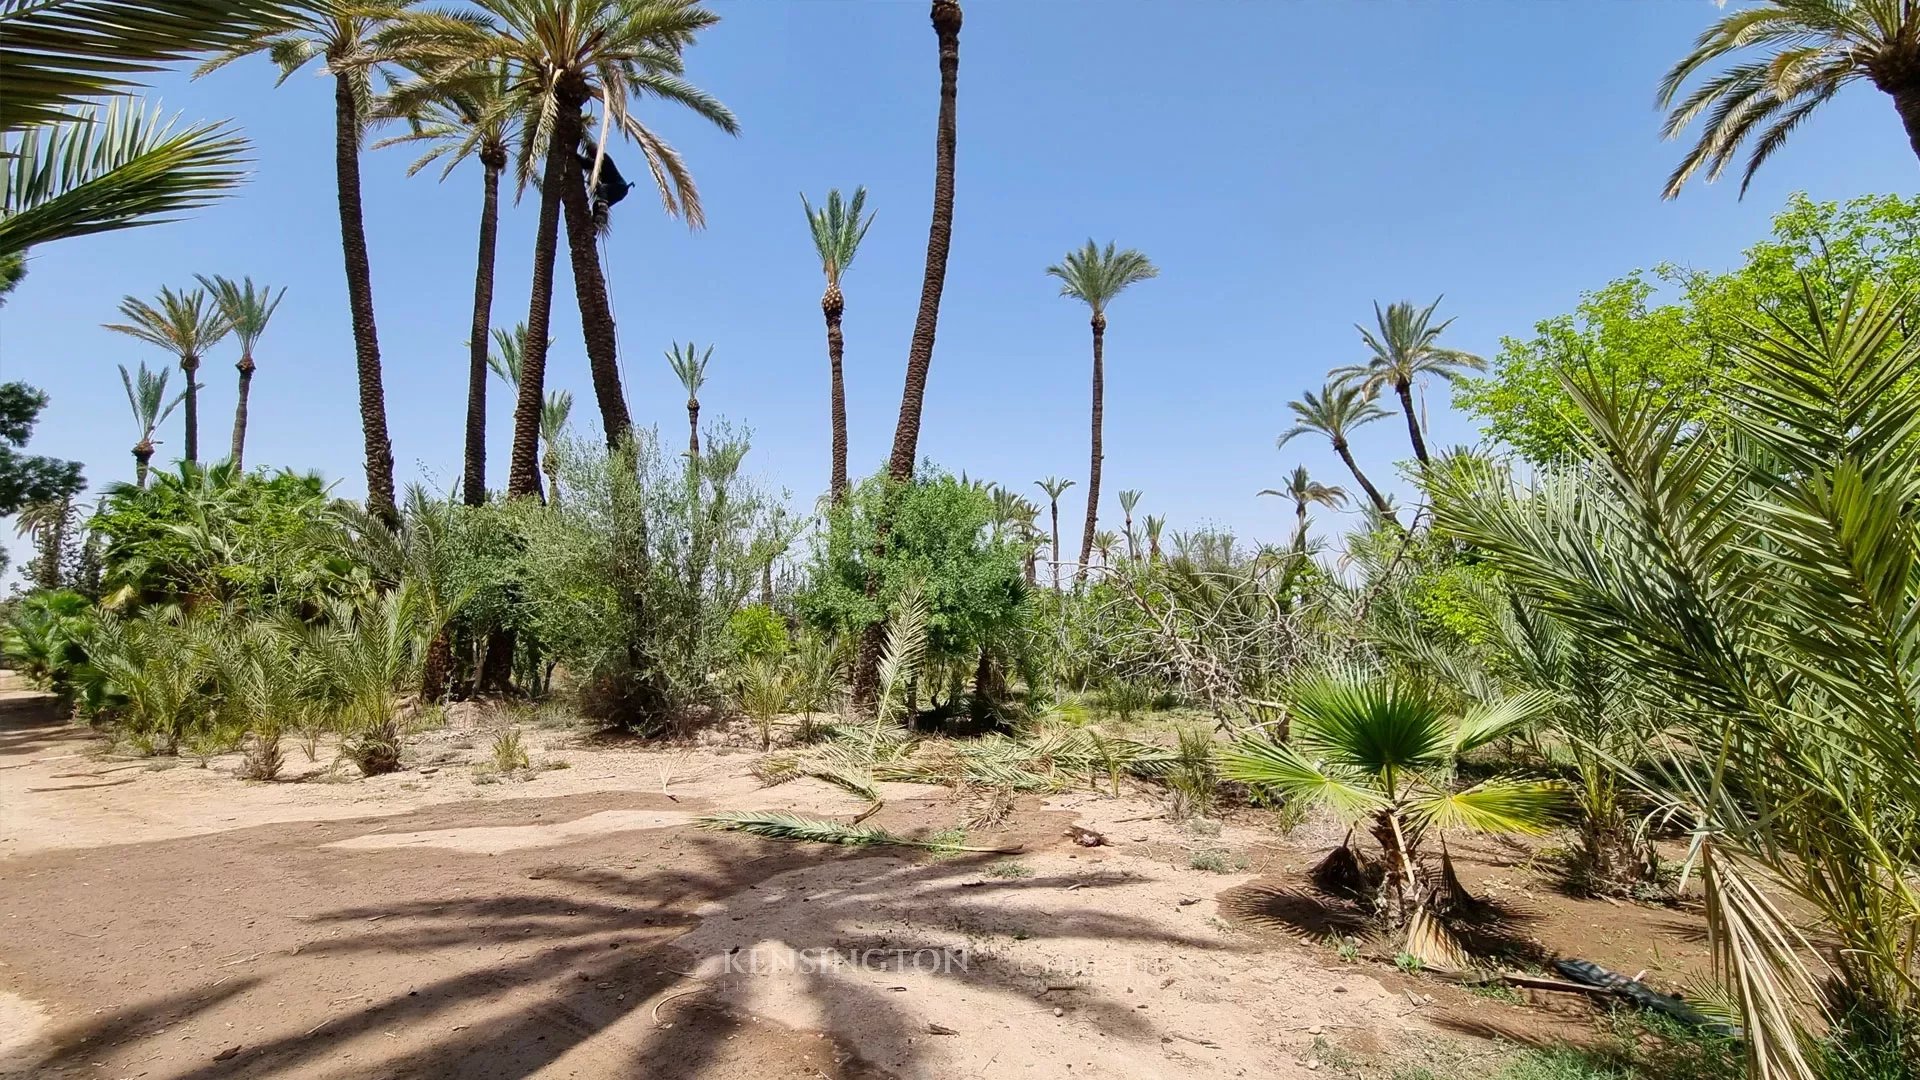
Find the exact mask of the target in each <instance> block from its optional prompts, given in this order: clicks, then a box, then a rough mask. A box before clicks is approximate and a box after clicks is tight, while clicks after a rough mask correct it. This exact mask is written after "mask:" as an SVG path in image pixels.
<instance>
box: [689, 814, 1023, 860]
mask: <svg viewBox="0 0 1920 1080" xmlns="http://www.w3.org/2000/svg"><path fill="white" fill-rule="evenodd" d="M694 826H695V827H696V828H701V829H713V830H716V831H719V832H743V833H746V834H748V835H749V836H758V837H760V838H761V839H763V840H786V841H790V842H794V843H812V844H845V845H848V846H851V847H880V846H892V847H914V848H924V849H926V850H928V851H971V852H979V853H982V854H991V855H1014V854H1018V853H1019V852H1020V851H1021V849H1020V848H1018V847H1011V848H998V847H969V846H967V845H965V844H949V843H944V842H941V841H938V840H915V839H914V838H912V837H910V836H901V835H900V834H898V833H892V832H888V831H887V830H885V829H882V828H877V827H875V826H872V825H846V824H842V823H841V822H838V821H823V820H821V819H819V818H805V817H801V816H800V815H798V814H789V813H787V812H785V811H780V810H766V811H750V810H727V811H722V812H720V813H717V814H708V815H706V816H705V817H702V818H699V819H697V820H695V821H694Z"/></svg>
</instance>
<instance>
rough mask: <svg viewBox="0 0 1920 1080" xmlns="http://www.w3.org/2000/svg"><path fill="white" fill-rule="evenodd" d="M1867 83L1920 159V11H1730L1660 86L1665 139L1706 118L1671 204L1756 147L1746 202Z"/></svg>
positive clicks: (1876, 4)
mask: <svg viewBox="0 0 1920 1080" xmlns="http://www.w3.org/2000/svg"><path fill="white" fill-rule="evenodd" d="M1736 57H1740V58H1741V59H1739V60H1738V62H1734V61H1735V58H1736ZM1722 61H1726V62H1729V64H1730V66H1728V67H1726V68H1725V69H1724V70H1721V71H1720V72H1719V73H1718V74H1715V75H1714V76H1712V77H1711V78H1708V79H1707V80H1706V81H1705V82H1703V83H1701V84H1700V85H1699V86H1698V87H1696V88H1695V89H1694V90H1693V92H1692V93H1690V94H1688V95H1687V97H1686V99H1685V100H1684V101H1680V102H1679V103H1678V104H1677V105H1676V104H1675V99H1677V98H1679V97H1680V93H1681V91H1682V89H1683V88H1684V87H1685V86H1686V84H1687V82H1688V81H1689V80H1691V79H1692V78H1693V77H1694V76H1695V75H1698V74H1700V73H1701V72H1703V71H1705V70H1707V69H1708V68H1709V67H1710V66H1713V65H1716V64H1719V63H1721V62H1722ZM1861 80H1866V81H1869V82H1871V83H1873V85H1874V87H1875V88H1877V89H1878V90H1879V91H1880V92H1881V93H1883V94H1886V95H1887V96H1888V97H1891V98H1892V99H1893V107H1894V109H1895V111H1897V112H1898V113H1899V114H1900V123H1901V125H1902V126H1904V127H1905V128H1906V132H1907V142H1908V144H1909V145H1910V146H1912V148H1913V151H1914V153H1915V154H1917V155H1920V2H1916V0H1760V2H1759V3H1755V4H1751V5H1747V6H1743V7H1740V8H1738V9H1736V10H1734V11H1731V12H1728V13H1727V14H1726V15H1724V16H1722V17H1721V18H1720V19H1718V20H1717V21H1715V22H1714V24H1713V25H1712V26H1709V27H1707V28H1706V30H1704V31H1702V32H1701V34H1700V36H1699V37H1698V38H1697V39H1695V40H1694V43H1693V51H1692V52H1690V53H1688V54H1687V55H1686V57H1685V58H1684V59H1682V60H1681V61H1680V62H1679V63H1677V64H1675V65H1674V66H1673V68H1672V69H1671V70H1669V71H1668V72H1667V74H1666V77H1665V78H1663V79H1661V80H1660V96H1659V104H1660V107H1661V108H1663V109H1667V110H1669V111H1668V113H1667V121H1666V125H1665V127H1664V128H1663V129H1662V132H1661V134H1663V135H1664V136H1665V137H1667V138H1669V139H1671V138H1675V137H1677V136H1678V135H1679V134H1680V133H1681V132H1682V131H1685V130H1686V129H1687V126H1688V125H1689V124H1691V123H1693V122H1694V121H1695V120H1698V119H1700V118H1701V117H1702V116H1703V115H1704V116H1705V118H1706V119H1705V125H1704V130H1702V131H1701V133H1700V139H1699V141H1698V142H1696V143H1694V145H1693V149H1692V150H1689V151H1688V152H1687V154H1686V156H1685V157H1683V158H1681V159H1680V164H1679V165H1678V166H1677V167H1676V168H1675V169H1674V170H1673V175H1671V176H1669V177H1668V178H1667V186H1666V188H1665V190H1664V191H1663V192H1662V195H1663V196H1664V197H1665V198H1669V199H1671V198H1673V197H1675V196H1677V195H1679V194H1680V189H1681V188H1682V187H1684V186H1686V183H1687V181H1688V180H1689V179H1691V178H1692V177H1693V175H1694V174H1695V173H1697V172H1699V171H1700V170H1701V169H1702V168H1705V169H1706V171H1707V172H1706V176H1707V180H1708V181H1713V180H1716V179H1718V178H1719V177H1720V174H1721V173H1722V172H1725V171H1726V168H1727V165H1728V164H1729V163H1731V162H1732V161H1733V159H1734V156H1735V155H1736V154H1738V153H1739V151H1740V147H1741V146H1742V145H1743V144H1746V143H1748V142H1749V140H1751V145H1752V147H1753V149H1752V151H1751V152H1750V153H1749V154H1748V155H1747V167H1746V171H1745V173H1744V174H1742V176H1741V177H1740V193H1741V194H1742V195H1744V194H1746V191H1747V185H1748V184H1750V183H1752V182H1753V175H1754V173H1755V172H1757V171H1759V169H1760V166H1762V165H1764V164H1766V162H1767V159H1768V158H1771V157H1772V156H1773V155H1774V153H1775V152H1776V151H1778V150H1779V149H1780V148H1781V147H1782V146H1784V145H1786V141H1787V138H1788V137H1789V136H1791V135H1792V134H1793V133H1794V131H1796V130H1797V129H1798V128H1799V127H1800V125H1802V124H1804V123H1805V122H1806V121H1807V119H1808V118H1809V117H1810V116H1812V115H1813V114H1814V112H1815V111H1816V110H1818V109H1819V108H1820V106H1822V105H1825V104H1826V103H1827V102H1828V101H1830V100H1832V98H1833V97H1834V95H1835V94H1838V93H1839V92H1840V90H1841V88H1842V87H1844V86H1846V85H1847V84H1848V83H1851V82H1858V81H1861Z"/></svg>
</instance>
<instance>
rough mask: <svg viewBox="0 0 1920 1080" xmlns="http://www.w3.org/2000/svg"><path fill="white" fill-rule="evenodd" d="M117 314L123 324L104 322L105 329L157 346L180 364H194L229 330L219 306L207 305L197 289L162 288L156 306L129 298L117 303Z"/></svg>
mask: <svg viewBox="0 0 1920 1080" xmlns="http://www.w3.org/2000/svg"><path fill="white" fill-rule="evenodd" d="M120 314H121V315H122V316H123V317H124V318H125V319H126V320H127V321H126V322H123V323H107V324H106V327H107V329H109V330H114V331H118V332H119V333H122V334H127V335H129V336H131V337H136V338H139V339H140V340H141V341H144V342H147V343H148V344H150V345H158V346H159V347H160V348H162V349H165V350H167V351H168V352H170V353H172V354H174V355H175V356H178V357H179V358H180V360H181V363H182V364H183V365H184V364H187V363H190V362H193V361H198V360H199V359H200V357H202V356H204V355H206V352H207V350H208V349H211V348H213V347H214V346H215V345H217V344H219V342H220V339H221V338H224V337H226V336H227V332H228V331H229V330H231V329H232V324H231V323H229V322H228V321H227V317H226V315H225V314H224V313H222V312H221V310H220V305H218V304H215V303H209V302H208V297H207V294H206V293H205V292H203V291H202V290H200V289H195V290H193V291H192V292H186V291H181V292H175V291H174V290H173V288H172V287H171V286H162V287H161V289H160V297H159V303H158V304H157V305H156V304H149V303H147V302H146V301H145V300H142V299H140V298H139V297H135V296H129V297H126V298H124V299H122V300H121V301H120Z"/></svg>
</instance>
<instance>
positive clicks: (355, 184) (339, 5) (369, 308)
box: [187, 0, 413, 525]
mask: <svg viewBox="0 0 1920 1080" xmlns="http://www.w3.org/2000/svg"><path fill="white" fill-rule="evenodd" d="M412 3H413V0H298V2H297V3H292V4H289V5H287V6H288V9H289V16H290V17H289V19H288V20H287V21H286V22H285V23H281V24H276V25H273V26H271V27H269V28H268V29H267V30H266V31H264V32H261V33H256V34H253V35H251V36H249V37H248V38H247V39H246V40H244V41H241V42H240V43H238V44H236V45H234V46H233V47H231V48H229V49H227V50H226V51H225V52H223V53H222V54H221V55H220V56H218V57H215V58H214V59H212V60H210V61H208V62H207V63H205V64H202V65H201V66H200V69H199V71H198V72H196V73H195V74H196V76H198V75H205V74H206V73H208V72H210V71H214V70H216V69H218V68H220V67H223V66H225V65H226V64H229V63H232V62H233V61H234V60H237V59H239V58H241V57H243V56H251V55H253V54H255V53H262V52H264V53H266V54H267V56H268V58H269V59H271V60H272V61H273V63H274V66H276V67H278V68H279V69H280V79H279V82H281V83H285V82H286V81H287V79H289V78H291V77H292V75H293V73H294V72H296V71H299V70H300V69H301V68H303V67H305V66H307V64H309V63H311V62H312V61H314V60H316V59H318V60H320V61H321V63H322V64H323V65H324V66H325V69H326V73H327V74H329V75H331V76H333V172H334V187H335V190H336V193H337V194H338V196H339V198H338V203H339V208H340V250H341V256H342V259H343V261H344V264H345V268H346V275H347V307H348V309H349V311H350V313H351V315H352V318H353V351H354V359H355V367H356V370H357V373H358V376H359V383H360V428H361V435H362V438H363V441H364V444H365V454H366V471H367V508H368V509H369V510H371V511H373V513H374V514H375V515H376V516H378V517H379V518H380V519H381V520H383V521H385V522H387V523H388V524H390V525H391V524H396V523H398V521H399V510H398V509H397V508H396V506H395V503H394V487H393V440H392V439H391V438H389V437H388V435H387V397H386V388H385V383H384V382H383V379H382V375H381V369H380V332H379V328H378V327H377V326H376V325H375V324H374V318H373V271H372V268H371V265H370V264H369V262H368V259H367V228H366V222H365V220H364V216H363V214H362V212H361V200H360V143H361V140H362V136H363V135H364V133H365V131H366V127H367V124H368V123H369V122H370V121H371V120H372V119H373V118H374V113H373V104H374V98H373V89H372V84H373V73H374V70H375V69H376V68H377V67H379V65H380V64H381V63H383V62H384V61H385V60H386V59H387V58H388V56H389V54H388V52H387V51H386V48H385V46H384V45H383V44H382V42H381V35H382V33H384V32H385V31H386V29H387V28H388V27H389V26H390V24H391V23H392V21H393V19H394V18H395V17H397V16H398V15H400V13H401V12H403V11H405V10H406V8H407V7H408V6H410V5H411V4H412ZM187 420H188V424H189V427H191V424H192V422H193V405H192V399H191V398H189V399H188V405H187ZM188 445H189V447H190V448H191V445H192V444H191V443H189V444H188ZM189 454H191V449H189Z"/></svg>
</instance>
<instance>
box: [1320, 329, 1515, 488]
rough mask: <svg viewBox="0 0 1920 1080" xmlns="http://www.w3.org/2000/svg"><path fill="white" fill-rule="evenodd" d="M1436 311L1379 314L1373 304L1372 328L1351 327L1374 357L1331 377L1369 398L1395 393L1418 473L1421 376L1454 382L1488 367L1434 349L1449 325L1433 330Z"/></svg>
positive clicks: (1422, 445) (1423, 449) (1423, 457)
mask: <svg viewBox="0 0 1920 1080" xmlns="http://www.w3.org/2000/svg"><path fill="white" fill-rule="evenodd" d="M1439 306H1440V301H1439V300H1438V299H1436V300H1434V302H1433V303H1431V304H1428V305H1427V306H1426V307H1425V308H1424V309H1423V308H1415V307H1414V306H1413V305H1412V304H1410V303H1407V302H1406V301H1404V300H1403V301H1400V302H1398V303H1393V304H1388V305H1387V310H1385V311H1381V310H1380V305H1379V304H1378V303H1377V302H1376V303H1375V304H1374V305H1373V319H1374V323H1375V325H1376V328H1375V329H1374V330H1368V329H1367V328H1366V327H1364V326H1360V325H1359V324H1357V323H1356V324H1355V325H1354V329H1355V330H1358V331H1360V340H1362V341H1364V342H1366V344H1367V348H1368V349H1369V350H1370V351H1371V352H1372V354H1373V355H1371V356H1369V357H1367V359H1366V361H1365V362H1363V363H1359V364H1353V365H1351V366H1348V367H1343V368H1335V369H1334V370H1333V372H1332V375H1333V377H1334V378H1335V379H1337V380H1339V381H1341V382H1345V383H1355V384H1358V385H1359V387H1360V389H1361V390H1363V391H1365V392H1366V393H1367V394H1369V395H1372V394H1374V393H1377V392H1378V391H1379V390H1380V389H1381V388H1382V387H1392V388H1393V392H1394V394H1395V395H1397V396H1398V397H1399V398H1400V408H1401V411H1403V412H1405V413H1406V414H1407V435H1408V437H1409V438H1411V439H1412V440H1413V456H1414V457H1415V458H1417V459H1419V462H1420V465H1421V467H1422V468H1424V467H1425V466H1426V465H1427V462H1428V458H1427V440H1426V439H1425V438H1423V437H1422V436H1421V434H1420V417H1419V415H1418V414H1417V413H1415V411H1414V407H1413V389H1414V385H1415V384H1416V383H1418V382H1419V381H1420V377H1421V376H1423V375H1436V376H1438V377H1440V378H1442V379H1445V380H1447V381H1448V382H1452V381H1453V380H1454V379H1455V378H1457V377H1458V376H1459V374H1460V369H1461V368H1471V369H1472V370H1474V371H1478V370H1480V369H1481V368H1484V367H1486V366H1487V362H1486V361H1485V360H1482V359H1480V358H1479V357H1477V356H1475V355H1473V354H1472V353H1468V352H1461V351H1460V350H1458V349H1443V348H1441V347H1440V346H1439V344H1437V342H1438V341H1439V338H1440V335H1441V333H1442V332H1444V331H1445V330H1446V328H1447V327H1449V326H1452V325H1453V320H1452V319H1448V320H1446V321H1445V322H1442V323H1441V324H1440V325H1438V326H1435V325H1433V312H1434V309H1435V308H1437V307H1439Z"/></svg>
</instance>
